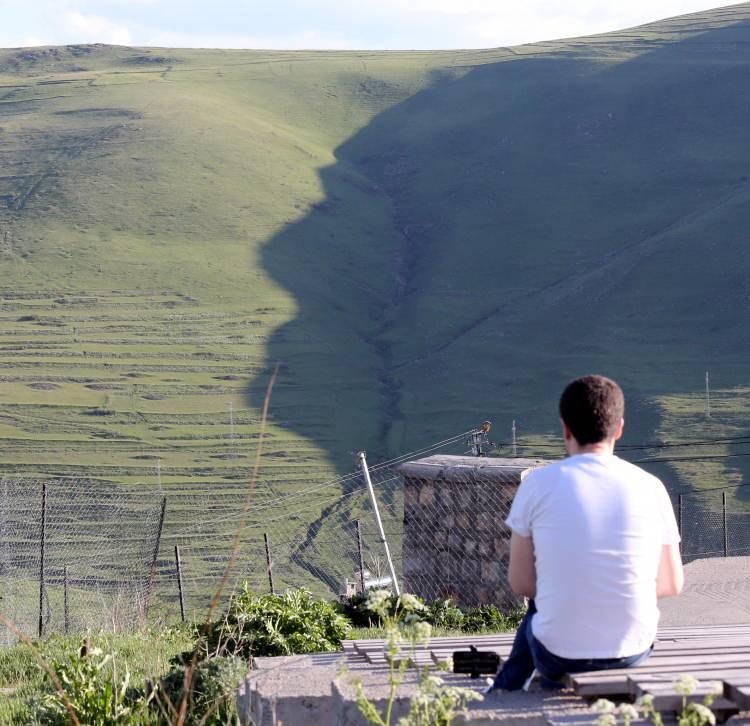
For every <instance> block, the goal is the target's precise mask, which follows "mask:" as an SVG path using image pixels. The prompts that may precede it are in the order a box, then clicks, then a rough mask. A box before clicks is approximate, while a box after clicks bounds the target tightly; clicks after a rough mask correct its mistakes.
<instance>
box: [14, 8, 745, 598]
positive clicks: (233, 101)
mask: <svg viewBox="0 0 750 726" xmlns="http://www.w3.org/2000/svg"><path fill="white" fill-rule="evenodd" d="M748 39H750V10H748V7H747V6H746V5H740V6H735V7H732V8H722V9H718V10H715V11H707V12H704V13H699V14H697V15H694V16H688V17H684V18H676V19H672V20H667V21H662V22H660V23H656V24H652V25H649V26H644V27H642V28H636V29H631V30H626V31H621V32H617V33H611V34H607V35H601V36H595V37H591V38H584V39H570V40H565V41H559V42H546V43H540V44H536V45H528V46H522V47H519V48H514V49H493V50H485V51H450V52H447V51H435V52H413V53H410V52H393V53H387V52H366V51H363V52H330V53H326V52H301V51H300V52H270V51H218V50H183V49H174V50H173V49H169V50H163V49H161V50H158V51H157V50H148V49H131V48H123V47H107V46H96V47H94V46H73V47H65V48H57V49H35V50H32V51H30V52H19V51H18V50H2V51H0V126H1V127H2V134H1V135H0V159H1V160H2V162H1V163H2V167H1V168H2V172H1V173H0V270H2V273H3V277H2V280H3V282H2V283H0V472H2V473H5V474H13V473H19V474H23V475H42V476H56V475H60V474H64V475H78V476H81V477H86V478H91V479H94V480H107V481H114V482H120V483H128V484H137V483H140V484H147V485H153V484H154V483H155V481H156V471H155V460H156V458H158V459H160V460H161V482H162V485H163V487H164V490H165V492H166V493H167V495H168V496H169V510H168V517H167V530H166V538H165V543H167V544H169V546H170V547H171V545H172V544H173V543H174V542H175V541H177V536H178V535H179V533H181V532H182V533H184V532H192V533H195V532H204V533H205V535H206V537H207V538H213V539H211V541H210V543H209V544H208V545H207V546H206V547H205V548H204V549H202V550H201V551H200V552H199V553H195V555H194V556H191V553H190V552H186V566H187V567H188V569H189V570H190V573H189V574H187V578H188V587H189V594H190V595H191V596H192V595H196V599H198V598H197V595H198V594H201V595H205V593H206V592H208V591H209V590H210V588H211V585H212V580H211V577H210V576H209V571H211V565H210V564H209V562H210V559H209V558H210V557H219V556H221V554H222V553H225V552H226V551H227V546H228V543H229V539H230V535H231V531H232V527H231V526H230V525H231V523H232V522H234V521H236V510H237V502H238V501H239V500H240V498H241V496H242V492H241V485H242V484H243V483H244V482H245V481H246V479H247V476H248V472H249V469H250V465H251V462H252V457H253V455H254V447H255V442H256V441H257V436H258V432H259V420H260V407H261V403H262V398H263V395H264V392H265V387H266V385H267V382H268V380H269V377H270V374H271V371H272V369H273V367H274V365H276V364H277V363H279V364H281V369H280V375H279V379H278V382H277V385H276V388H275V390H274V394H273V402H272V409H271V416H272V418H271V421H270V425H269V440H268V442H267V448H266V454H265V458H264V460H263V469H262V472H261V481H260V483H259V486H258V491H257V495H256V504H257V506H258V509H256V510H254V511H253V513H252V515H251V524H253V525H254V526H255V529H253V530H252V533H251V535H249V536H248V538H247V548H246V551H245V552H244V553H243V558H244V560H243V561H244V562H245V563H246V567H247V568H248V569H252V570H253V573H252V574H253V577H255V578H256V579H257V581H258V583H259V585H260V584H262V582H263V577H264V572H263V568H264V558H263V552H262V544H261V540H260V539H259V537H260V533H261V532H262V531H263V529H270V531H271V540H272V543H275V546H276V547H277V548H278V550H277V552H278V554H277V561H278V562H281V561H282V560H283V559H284V558H285V557H288V552H290V551H291V550H293V546H294V545H290V544H289V542H292V541H294V542H298V541H301V540H305V539H308V540H309V539H313V540H316V539H317V540H320V542H321V544H320V545H319V546H318V548H317V552H318V556H319V559H320V561H321V562H323V563H328V565H330V567H331V569H332V571H335V573H336V574H335V578H334V579H336V578H339V576H340V575H342V574H343V573H344V572H345V571H348V569H347V568H348V567H349V565H348V564H347V565H346V567H345V568H342V567H341V566H340V562H341V551H342V549H341V548H342V547H343V545H341V544H340V542H341V532H340V531H339V530H338V529H336V528H335V527H333V526H330V527H324V528H323V529H321V530H320V532H318V531H317V529H315V528H313V529H312V530H310V531H308V530H307V527H308V525H309V524H310V523H313V522H315V521H317V520H318V518H319V517H320V516H321V513H323V512H324V511H325V510H326V508H328V507H330V506H331V505H333V504H334V502H335V501H336V498H337V497H338V495H339V494H340V493H341V491H340V489H335V488H334V489H330V490H322V491H317V492H316V493H315V494H311V495H310V496H308V497H306V498H304V500H303V501H302V502H301V503H300V506H295V507H286V506H284V507H277V508H276V509H275V510H273V516H272V517H271V516H269V511H268V510H262V509H261V507H262V506H263V504H264V502H269V501H271V500H272V499H274V498H278V497H282V496H285V495H288V494H291V493H294V492H296V491H299V490H304V489H307V488H309V487H311V486H314V485H318V484H320V483H322V482H325V481H326V480H328V479H329V478H331V477H333V476H336V475H338V474H340V473H343V472H347V471H349V470H350V469H351V468H352V467H353V460H352V458H351V455H350V452H352V451H357V450H361V449H365V450H367V451H368V453H369V454H370V459H371V460H377V459H379V458H385V457H390V456H392V455H396V454H399V453H402V452H404V451H408V450H410V449H413V448H416V447H418V446H421V445H425V444H428V443H430V442H432V441H435V440H439V439H443V438H445V437H446V436H449V435H452V434H454V433H456V432H459V431H464V430H466V429H468V428H470V427H472V426H474V425H476V424H477V423H478V422H480V421H482V420H483V419H484V418H490V419H492V420H493V422H494V423H495V429H494V431H493V436H495V437H496V438H497V439H498V440H499V441H500V442H501V443H503V444H504V443H506V442H507V441H508V438H509V435H510V425H511V421H513V420H515V421H516V423H517V426H518V430H519V435H520V437H521V442H522V448H521V453H523V454H535V453H540V454H546V455H550V454H554V455H557V454H558V453H559V452H560V449H554V448H550V447H549V444H550V443H553V444H559V437H558V436H557V428H558V423H557V417H556V412H555V402H556V399H557V396H558V395H559V391H560V390H561V388H562V386H563V384H564V383H565V381H566V380H568V379H569V378H571V377H573V376H575V375H578V374H581V373H584V372H590V371H599V372H604V373H608V374H611V375H613V376H615V377H617V378H618V379H620V380H621V381H622V383H623V385H624V387H625V390H626V394H627V397H628V401H629V411H628V420H627V432H626V439H625V441H624V443H630V444H634V443H644V442H649V443H652V442H664V441H668V442H669V441H675V440H677V441H681V440H687V439H693V438H698V439H704V438H711V437H714V438H716V437H718V436H720V435H724V434H726V433H729V432H731V433H733V434H734V435H737V434H742V433H744V432H745V431H747V427H748V417H747V410H746V409H747V407H746V403H745V401H746V386H747V366H746V361H747V357H748V353H749V352H750V351H748V346H749V345H750V344H749V342H748V339H747V336H746V333H745V329H746V320H745V318H746V312H747V306H748V289H750V288H748V284H749V283H748V280H750V267H749V266H748V258H747V254H746V229H747V226H748V222H749V221H750V220H748V219H747V215H748V211H747V210H748V209H749V208H750V207H748V205H747V200H748V199H747V198H748V194H750V187H748V185H747V168H748V167H749V166H750V158H748V154H749V153H750V152H748V147H747V144H746V138H745V137H746V112H747V110H746V108H745V105H744V104H745V101H744V97H745V96H744V94H743V92H742V89H743V88H744V86H745V75H744V74H745V68H746V65H747V62H748V61H749V60H750V57H748V52H750V51H748V48H750V45H748V43H747V42H746V41H747V40H748ZM149 54H151V55H152V56H164V58H162V59H161V60H160V59H157V60H156V61H155V62H146V61H144V60H143V56H148V55H149ZM50 81H52V83H50ZM707 369H708V370H710V371H711V374H712V380H713V381H715V386H716V389H717V390H716V395H717V397H718V399H721V400H722V401H723V403H722V404H721V405H720V406H719V407H718V408H717V410H716V413H715V416H714V418H713V419H712V420H711V421H710V422H707V421H705V419H704V418H703V417H702V414H701V403H700V402H701V395H702V386H703V375H704V371H705V370H707ZM230 403H231V405H232V408H233V415H234V433H235V435H236V438H235V439H231V438H230V437H229V434H230V423H229V407H230ZM500 451H501V452H503V453H507V452H508V448H507V446H506V447H502V448H501V449H500ZM715 451H716V452H717V453H722V452H724V451H725V448H722V447H716V448H715ZM732 451H734V452H735V453H736V452H738V451H739V449H738V447H734V449H732ZM642 453H643V454H644V455H645V456H648V451H644V452H642ZM652 453H653V452H652ZM631 458H634V457H631ZM745 461H746V460H745V459H740V458H736V459H728V460H723V461H722V460H716V461H715V462H713V463H710V464H709V463H705V462H704V463H701V462H695V461H694V462H680V463H669V462H658V463H655V464H649V467H650V468H651V470H653V471H654V472H655V473H657V474H659V475H660V476H662V477H663V478H664V479H665V481H667V483H668V485H669V486H670V487H671V488H672V489H674V490H678V489H681V488H684V487H687V486H691V487H705V486H708V485H716V484H717V483H742V482H747V481H748V475H750V469H748V464H746V463H745ZM297 501H299V500H297ZM346 507H348V510H346V511H349V512H351V513H352V514H353V515H362V517H363V518H365V517H366V516H367V514H366V508H365V507H366V505H365V503H364V501H360V500H357V501H352V502H350V503H347V504H346ZM396 510H397V507H394V508H393V512H392V513H391V515H390V518H391V519H392V520H393V522H395V523H396V524H397V523H398V519H399V516H398V512H397V511H396ZM233 515H234V518H233ZM287 515H288V516H287ZM345 516H347V515H346V512H345V510H344V509H342V510H341V517H342V518H343V517H345ZM284 517H286V518H284ZM214 520H220V521H221V522H222V525H221V527H219V526H218V525H214V524H211V522H213V521H214ZM349 545H351V543H348V544H347V545H346V547H347V549H346V552H347V556H348V554H350V551H349ZM396 548H397V545H396ZM170 558H171V551H170V549H169V548H166V549H163V550H162V558H161V567H162V568H168V566H169V562H170ZM347 562H348V561H347ZM291 570H293V571H292V572H290V573H288V576H289V578H290V579H294V578H297V584H301V581H302V579H303V578H304V577H307V574H306V573H305V571H304V570H302V569H300V568H298V567H296V566H294V567H292V568H291ZM283 576H285V575H283V574H282V573H280V577H283ZM164 584H165V587H166V588H167V589H168V590H169V592H172V590H173V589H174V588H173V585H172V584H171V583H170V582H168V581H167V580H165V583H164ZM196 607H197V605H196Z"/></svg>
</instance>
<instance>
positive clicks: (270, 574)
mask: <svg viewBox="0 0 750 726" xmlns="http://www.w3.org/2000/svg"><path fill="white" fill-rule="evenodd" d="M263 542H264V543H265V545H266V567H267V568H268V586H269V587H270V588H271V595H273V565H272V564H271V547H270V546H269V544H268V532H263Z"/></svg>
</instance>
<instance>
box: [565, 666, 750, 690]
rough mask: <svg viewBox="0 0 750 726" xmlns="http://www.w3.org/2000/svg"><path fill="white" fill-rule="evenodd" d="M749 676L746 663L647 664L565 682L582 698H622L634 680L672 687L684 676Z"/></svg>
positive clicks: (580, 675) (576, 675)
mask: <svg viewBox="0 0 750 726" xmlns="http://www.w3.org/2000/svg"><path fill="white" fill-rule="evenodd" d="M746 672H750V661H747V660H742V661H736V662H719V663H713V664H707V663H703V662H693V663H685V664H677V665H672V666H664V667H659V666H653V665H651V666H649V665H648V664H644V665H642V666H636V667H635V668H618V669H616V670H615V669H612V670H609V671H589V672H587V673H572V674H569V675H568V676H567V677H566V681H567V684H568V685H569V686H572V687H573V688H574V689H575V692H576V693H577V694H578V695H579V696H584V697H591V696H604V695H607V694H609V695H621V696H622V695H628V694H629V693H630V687H629V685H628V681H629V680H632V679H635V678H643V679H646V678H649V677H658V678H659V679H660V680H661V682H662V683H673V682H674V681H675V680H677V678H678V676H680V675H682V674H683V673H685V674H688V675H692V676H693V677H694V678H697V679H698V680H701V679H703V678H708V677H713V678H721V680H724V678H723V676H725V675H726V676H729V675H730V674H732V673H737V674H739V673H746Z"/></svg>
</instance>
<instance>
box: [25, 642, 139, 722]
mask: <svg viewBox="0 0 750 726" xmlns="http://www.w3.org/2000/svg"><path fill="white" fill-rule="evenodd" d="M50 666H51V668H52V670H53V671H54V673H55V675H56V676H57V680H58V682H59V684H60V685H61V686H62V690H63V691H64V694H65V697H64V698H63V696H62V694H60V693H58V692H57V691H50V692H48V693H46V694H45V695H44V696H43V697H42V698H41V700H40V702H39V705H38V720H39V721H40V722H41V723H45V724H61V725H62V724H67V723H69V722H70V716H69V711H68V709H69V708H70V709H71V710H72V711H73V712H74V713H75V715H76V717H77V718H78V721H79V722H80V723H81V724H96V726H109V724H124V723H135V722H137V721H138V719H139V714H141V713H142V712H143V711H144V707H145V705H146V699H145V697H144V696H143V694H142V693H139V692H138V691H136V690H134V689H131V688H130V673H129V672H128V670H127V668H125V669H124V672H121V673H119V674H118V672H117V668H116V666H115V662H114V660H113V657H112V655H111V654H108V655H105V654H104V653H103V652H102V651H101V650H100V649H99V648H93V649H91V650H90V651H88V652H85V651H84V653H78V652H75V651H74V652H72V653H68V655H67V656H65V657H63V658H61V659H60V660H51V661H50ZM48 680H50V679H48ZM48 685H49V686H50V688H51V687H52V683H49V684H48Z"/></svg>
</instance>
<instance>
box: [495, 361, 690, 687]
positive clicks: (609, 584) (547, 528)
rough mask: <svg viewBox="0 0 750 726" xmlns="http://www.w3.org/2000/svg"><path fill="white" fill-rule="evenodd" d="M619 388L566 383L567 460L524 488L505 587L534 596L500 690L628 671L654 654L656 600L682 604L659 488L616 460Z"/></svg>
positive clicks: (667, 507) (675, 549)
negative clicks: (536, 679)
mask: <svg viewBox="0 0 750 726" xmlns="http://www.w3.org/2000/svg"><path fill="white" fill-rule="evenodd" d="M624 409H625V401H624V397H623V393H622V390H621V389H620V387H619V386H618V385H617V384H616V383H615V382H614V381H612V380H610V379H608V378H604V377H603V376H585V377H584V378H579V379H577V380H575V381H573V382H572V383H570V384H569V385H568V386H567V388H566V389H565V391H564V392H563V394H562V397H561V399H560V416H561V418H562V428H563V436H564V437H565V448H566V450H567V452H568V455H569V456H568V458H566V459H563V460H562V461H559V462H555V463H554V464H550V465H549V466H546V467H544V468H540V469H537V470H535V471H533V472H531V473H530V474H529V475H528V476H527V477H526V479H524V481H523V482H522V483H521V486H520V487H519V488H518V492H517V493H516V497H515V499H514V501H513V505H512V507H511V510H510V514H509V516H508V519H507V520H506V523H507V525H508V526H509V527H510V529H511V530H512V534H511V544H510V566H509V571H508V577H509V580H510V585H511V587H512V588H513V591H514V592H515V593H516V594H518V595H521V596H524V597H528V598H533V599H531V600H530V601H529V609H528V612H527V613H526V616H525V617H524V619H523V621H522V622H521V626H520V627H519V629H518V633H517V634H516V639H515V642H514V645H513V651H512V653H511V655H510V657H509V658H508V661H507V662H506V663H505V665H503V667H502V668H501V670H500V672H499V673H498V674H497V676H496V678H495V683H494V686H493V688H503V689H508V690H514V689H519V688H522V687H523V686H524V684H525V683H526V681H527V680H529V679H530V678H531V676H532V674H533V672H534V670H536V672H537V673H538V674H539V676H540V677H541V679H542V685H546V686H554V685H555V683H554V682H555V681H556V680H558V679H560V677H561V676H563V675H564V674H566V673H576V672H579V673H580V672H581V671H589V670H604V669H607V668H624V667H628V666H632V665H635V664H637V663H639V662H641V661H643V660H645V659H646V658H647V657H648V656H649V654H650V653H651V650H652V647H653V642H654V638H655V636H656V626H657V623H658V620H659V610H658V608H657V606H656V600H657V598H660V597H668V596H670V595H678V594H679V593H680V591H681V590H682V583H683V574H682V560H681V557H680V549H679V541H680V536H679V533H678V530H677V523H676V522H675V517H674V512H673V511H672V505H671V503H670V500H669V496H668V494H667V492H666V490H665V488H664V485H663V484H662V483H661V481H659V479H657V478H656V477H654V476H652V475H651V474H647V473H646V472H645V471H643V470H642V469H640V468H638V467H637V466H634V465H633V464H629V463H628V462H626V461H623V460H622V459H620V458H618V457H617V456H615V455H614V447H615V441H617V440H618V439H619V438H620V437H621V436H622V428H623V424H624V421H623V414H624Z"/></svg>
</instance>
